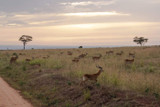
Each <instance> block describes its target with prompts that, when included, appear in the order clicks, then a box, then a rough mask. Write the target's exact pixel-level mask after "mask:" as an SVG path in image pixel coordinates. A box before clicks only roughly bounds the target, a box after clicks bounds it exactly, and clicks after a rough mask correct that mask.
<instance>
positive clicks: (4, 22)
mask: <svg viewBox="0 0 160 107" xmlns="http://www.w3.org/2000/svg"><path fill="white" fill-rule="evenodd" d="M159 10H160V0H0V38H1V39H0V45H22V43H21V42H20V41H18V39H19V37H20V36H21V35H30V36H32V37H33V41H32V42H30V43H28V45H53V46H80V45H82V46H133V45H136V44H135V43H134V42H133V38H134V37H135V36H138V37H141V36H143V37H146V38H148V39H149V41H148V43H147V45H160V44H159V43H160V11H159Z"/></svg>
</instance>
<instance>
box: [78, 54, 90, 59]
mask: <svg viewBox="0 0 160 107" xmlns="http://www.w3.org/2000/svg"><path fill="white" fill-rule="evenodd" d="M87 54H88V53H85V54H81V55H79V56H78V57H79V58H84V57H85V56H87Z"/></svg>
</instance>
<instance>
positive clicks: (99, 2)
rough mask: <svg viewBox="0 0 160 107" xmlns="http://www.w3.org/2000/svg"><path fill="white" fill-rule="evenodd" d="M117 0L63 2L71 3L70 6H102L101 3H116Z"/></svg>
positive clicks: (65, 3)
mask: <svg viewBox="0 0 160 107" xmlns="http://www.w3.org/2000/svg"><path fill="white" fill-rule="evenodd" d="M114 3H115V0H114V1H113V0H112V1H94V2H93V1H83V2H64V3H61V4H62V5H70V6H87V5H95V6H100V5H111V4H114Z"/></svg>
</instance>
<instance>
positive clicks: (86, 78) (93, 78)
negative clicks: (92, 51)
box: [80, 66, 104, 85]
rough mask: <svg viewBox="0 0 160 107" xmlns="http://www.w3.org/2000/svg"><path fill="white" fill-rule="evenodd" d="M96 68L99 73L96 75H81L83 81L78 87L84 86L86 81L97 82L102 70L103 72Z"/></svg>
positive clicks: (100, 68)
mask: <svg viewBox="0 0 160 107" xmlns="http://www.w3.org/2000/svg"><path fill="white" fill-rule="evenodd" d="M96 67H97V68H98V69H99V71H98V72H97V73H95V74H84V75H83V80H82V82H81V83H80V85H82V84H84V83H85V82H86V81H88V80H92V81H95V82H97V78H98V76H99V75H100V74H101V73H102V72H103V71H104V70H103V68H102V67H100V66H96Z"/></svg>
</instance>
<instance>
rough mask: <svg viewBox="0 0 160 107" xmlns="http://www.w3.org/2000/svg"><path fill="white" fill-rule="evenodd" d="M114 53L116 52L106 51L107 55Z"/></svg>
mask: <svg viewBox="0 0 160 107" xmlns="http://www.w3.org/2000/svg"><path fill="white" fill-rule="evenodd" d="M113 53H114V51H106V55H111V54H113Z"/></svg>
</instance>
